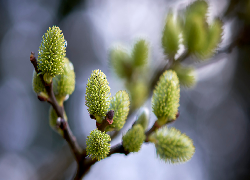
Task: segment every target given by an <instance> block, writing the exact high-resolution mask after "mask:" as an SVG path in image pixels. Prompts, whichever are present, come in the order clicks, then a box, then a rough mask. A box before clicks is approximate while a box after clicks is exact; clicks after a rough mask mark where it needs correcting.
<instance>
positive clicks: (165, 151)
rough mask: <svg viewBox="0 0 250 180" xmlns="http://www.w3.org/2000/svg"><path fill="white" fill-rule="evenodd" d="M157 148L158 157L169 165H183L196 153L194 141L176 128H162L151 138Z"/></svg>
mask: <svg viewBox="0 0 250 180" xmlns="http://www.w3.org/2000/svg"><path fill="white" fill-rule="evenodd" d="M149 141H150V142H153V143H154V144H155V147H156V153H157V155H158V156H159V157H160V158H161V159H162V160H164V161H165V162H169V163H183V162H186V161H188V160H190V159H191V158H192V157H193V154H194V152H195V147H194V145H193V141H192V139H190V138H189V137H188V136H187V135H186V134H182V133H181V132H180V131H179V130H177V129H175V128H173V127H172V128H167V127H166V126H165V127H162V128H160V129H158V130H157V131H156V132H155V133H153V134H152V135H151V136H150V137H149Z"/></svg>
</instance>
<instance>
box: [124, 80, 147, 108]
mask: <svg viewBox="0 0 250 180" xmlns="http://www.w3.org/2000/svg"><path fill="white" fill-rule="evenodd" d="M128 89H129V92H130V96H131V109H137V108H139V107H141V106H142V105H143V103H144V102H145V101H146V99H147V97H148V87H147V84H146V83H145V82H144V81H135V82H132V83H130V84H129V85H128Z"/></svg>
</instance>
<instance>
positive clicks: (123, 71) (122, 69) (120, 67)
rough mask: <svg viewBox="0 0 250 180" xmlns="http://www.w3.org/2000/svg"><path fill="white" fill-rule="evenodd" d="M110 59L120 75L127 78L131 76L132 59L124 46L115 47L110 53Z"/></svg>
mask: <svg viewBox="0 0 250 180" xmlns="http://www.w3.org/2000/svg"><path fill="white" fill-rule="evenodd" d="M109 61H110V64H111V66H112V67H113V69H114V71H115V73H116V74H117V76H118V77H120V78H127V79H129V78H130V77H131V75H132V60H131V57H130V55H129V54H128V52H127V51H126V50H125V49H124V48H122V47H116V48H113V49H112V50H111V51H110V53H109Z"/></svg>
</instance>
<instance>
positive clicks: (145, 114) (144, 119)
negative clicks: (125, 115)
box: [135, 107, 149, 131]
mask: <svg viewBox="0 0 250 180" xmlns="http://www.w3.org/2000/svg"><path fill="white" fill-rule="evenodd" d="M148 122H149V110H148V108H146V107H143V108H141V109H140V112H139V115H138V116H137V120H136V122H135V123H136V124H140V125H141V126H142V127H143V130H144V131H145V130H146V129H147V128H148Z"/></svg>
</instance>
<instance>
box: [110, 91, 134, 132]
mask: <svg viewBox="0 0 250 180" xmlns="http://www.w3.org/2000/svg"><path fill="white" fill-rule="evenodd" d="M129 105H130V101H129V95H128V93H127V92H126V91H118V92H117V93H116V94H115V95H114V96H113V97H112V98H111V100H110V108H109V110H113V111H114V116H113V123H112V124H111V125H109V126H108V127H107V128H106V130H107V131H112V130H117V131H119V130H120V129H121V128H122V127H123V126H124V124H125V122H126V120H127V116H128V113H129Z"/></svg>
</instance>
